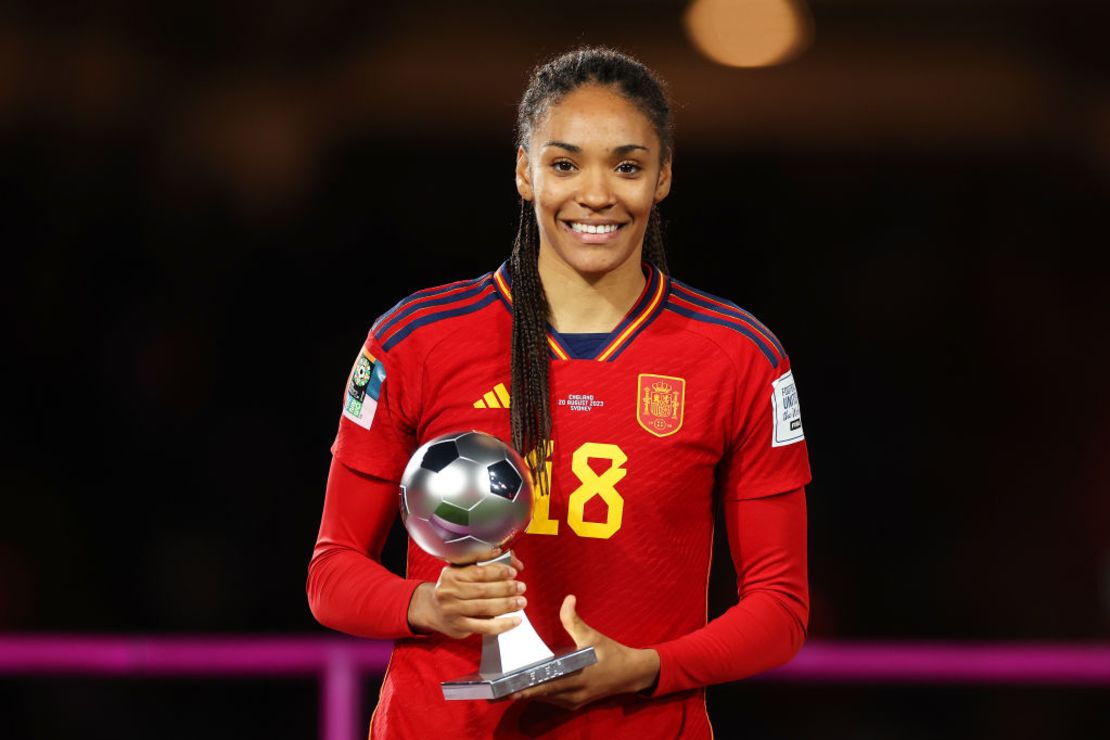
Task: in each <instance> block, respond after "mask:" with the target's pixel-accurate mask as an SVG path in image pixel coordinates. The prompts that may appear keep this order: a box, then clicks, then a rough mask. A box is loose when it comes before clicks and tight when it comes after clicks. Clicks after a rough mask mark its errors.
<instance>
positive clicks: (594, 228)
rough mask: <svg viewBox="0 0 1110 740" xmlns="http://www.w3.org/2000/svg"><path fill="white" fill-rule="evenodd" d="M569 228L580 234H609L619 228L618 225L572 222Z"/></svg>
mask: <svg viewBox="0 0 1110 740" xmlns="http://www.w3.org/2000/svg"><path fill="white" fill-rule="evenodd" d="M570 228H572V229H573V230H575V231H577V232H578V233H580V234H611V233H613V232H614V231H616V230H617V229H619V228H620V226H619V225H618V224H583V223H578V222H577V221H572V222H571V224H570Z"/></svg>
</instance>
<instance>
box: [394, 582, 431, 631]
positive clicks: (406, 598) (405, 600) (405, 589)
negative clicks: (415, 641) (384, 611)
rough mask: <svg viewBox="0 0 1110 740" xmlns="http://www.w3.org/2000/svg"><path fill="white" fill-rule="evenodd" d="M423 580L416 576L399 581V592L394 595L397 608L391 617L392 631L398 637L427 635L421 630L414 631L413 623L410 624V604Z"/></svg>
mask: <svg viewBox="0 0 1110 740" xmlns="http://www.w3.org/2000/svg"><path fill="white" fill-rule="evenodd" d="M423 582H424V581H421V580H418V579H416V578H405V579H403V580H401V581H399V582H398V583H397V593H396V594H395V595H394V596H393V598H394V599H395V601H394V603H395V604H396V605H397V608H396V611H395V612H394V613H393V614H392V615H391V618H390V622H391V627H392V629H390V632H391V633H392V634H394V635H396V636H397V637H398V639H403V638H410V637H425V635H423V634H421V633H420V632H413V630H412V625H411V624H409V604H411V603H412V596H413V594H415V593H416V588H417V587H418V586H419V585H420V584H422V583H423Z"/></svg>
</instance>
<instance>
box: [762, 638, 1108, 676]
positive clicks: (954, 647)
mask: <svg viewBox="0 0 1110 740" xmlns="http://www.w3.org/2000/svg"><path fill="white" fill-rule="evenodd" d="M760 678H761V680H769V681H812V682H835V683H848V682H880V681H881V682H883V683H933V684H1040V685H1045V686H1047V685H1067V686H1108V685H1110V644H1108V643H1093V644H1085V645H1083V644H1080V645H1076V644H1070V645H1069V644H1052V643H995V644H992V643H964V644H961V643H929V642H889V643H884V642H835V643H832V642H819V641H815V642H811V643H808V644H806V646H805V647H803V648H802V651H801V652H800V653H798V656H797V657H796V658H795V659H794V660H792V661H791V662H790V663H787V664H786V665H785V666H783V667H782V668H777V669H775V670H773V671H769V672H767V673H765V674H763V676H761V677H760Z"/></svg>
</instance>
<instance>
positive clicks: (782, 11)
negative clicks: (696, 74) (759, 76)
mask: <svg viewBox="0 0 1110 740" xmlns="http://www.w3.org/2000/svg"><path fill="white" fill-rule="evenodd" d="M685 20H686V32H687V33H688V34H689V36H690V40H691V41H693V42H694V46H696V47H697V48H698V50H699V51H701V52H702V53H703V54H705V55H706V56H707V57H709V58H710V59H712V60H713V61H715V62H718V63H719V64H724V65H727V66H729V67H768V66H771V65H774V64H781V63H783V62H785V61H788V60H789V59H792V58H793V57H796V56H797V55H798V54H800V53H801V52H802V51H803V50H804V49H805V48H806V47H807V46H809V44H810V42H811V41H812V39H813V22H812V18H811V17H810V14H809V9H808V8H807V7H806V5H805V3H804V2H803V1H802V0H694V2H693V3H692V4H691V5H690V7H689V8H688V9H687V10H686V19H685Z"/></svg>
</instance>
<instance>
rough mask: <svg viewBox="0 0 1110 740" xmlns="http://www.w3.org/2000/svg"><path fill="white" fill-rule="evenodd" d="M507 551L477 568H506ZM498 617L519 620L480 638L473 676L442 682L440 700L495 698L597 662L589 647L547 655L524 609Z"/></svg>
mask: <svg viewBox="0 0 1110 740" xmlns="http://www.w3.org/2000/svg"><path fill="white" fill-rule="evenodd" d="M511 558H512V553H511V552H506V553H504V554H503V555H501V556H499V557H496V558H494V559H493V560H487V561H485V562H483V563H479V564H480V565H490V564H491V563H498V564H501V565H508V564H509V561H510V560H511ZM501 616H502V617H520V624H518V625H517V626H516V627H513V628H512V629H511V630H508V631H507V632H502V633H501V634H500V635H483V636H482V663H481V665H480V666H479V668H478V672H477V673H471V674H470V675H467V676H460V677H459V678H456V679H454V680H452V681H443V682H442V683H441V684H440V686H441V687H442V689H443V698H444V699H448V700H455V699H497V698H500V697H502V696H507V695H509V694H511V693H513V692H514V691H520V690H521V689H526V688H528V687H529V686H535V685H537V684H541V683H544V682H546V681H552V680H554V679H556V678H559V677H560V676H565V675H568V674H570V673H574V672H575V671H580V670H582V669H583V668H586V667H587V666H591V665H593V664H594V663H596V662H597V654H596V653H595V652H594V649H593V648H592V647H584V648H567V649H561V650H559V652H558V653H553V652H551V649H550V648H548V647H547V645H546V644H545V643H544V641H543V640H542V639H541V638H540V636H539V634H537V633H536V629H535V628H534V627H533V626H532V623H531V622H529V621H528V617H527V616H526V615H525V614H524V610H523V609H521V610H518V611H515V612H509V613H508V614H503V615H501Z"/></svg>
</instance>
